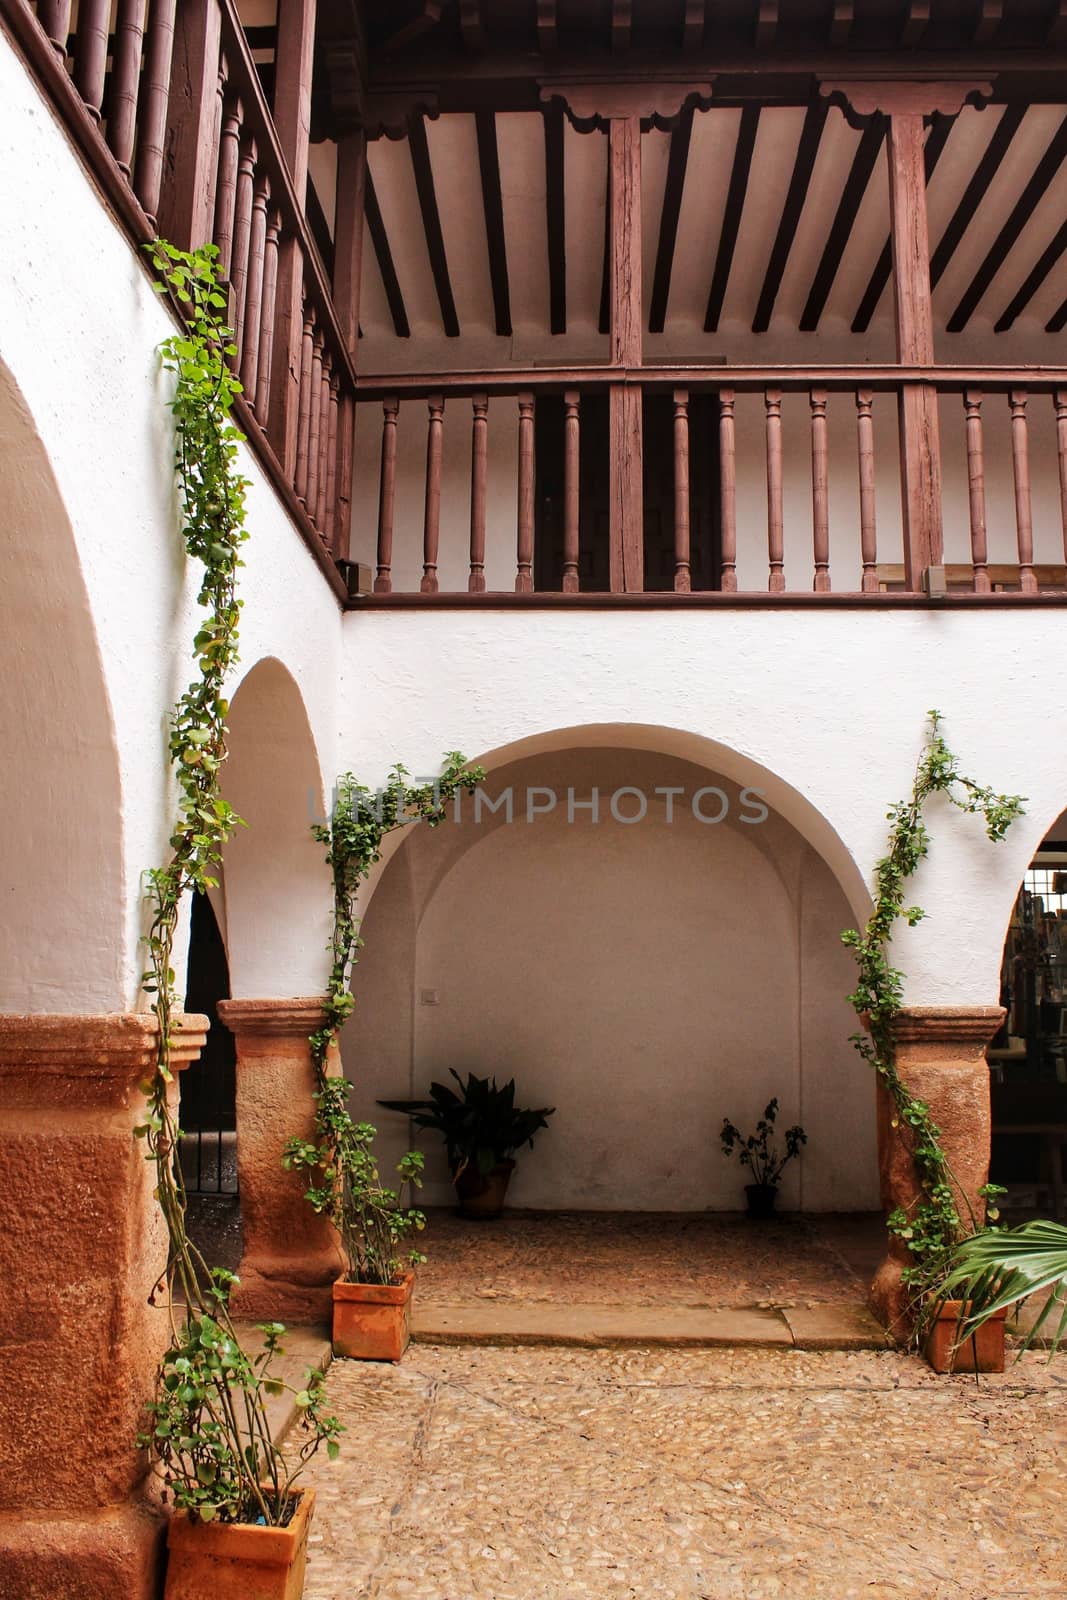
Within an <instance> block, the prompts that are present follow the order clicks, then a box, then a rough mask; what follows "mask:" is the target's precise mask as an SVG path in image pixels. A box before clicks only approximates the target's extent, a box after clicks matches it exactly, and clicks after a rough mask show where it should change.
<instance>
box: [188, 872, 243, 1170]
mask: <svg viewBox="0 0 1067 1600" xmlns="http://www.w3.org/2000/svg"><path fill="white" fill-rule="evenodd" d="M229 993H230V969H229V965H228V963H227V960H226V946H225V945H224V944H223V942H222V935H221V933H220V932H219V925H218V923H217V921H216V920H215V913H214V911H213V909H212V906H211V901H210V900H209V899H208V897H207V895H203V894H196V895H194V896H193V908H192V928H191V931H190V935H189V973H188V979H187V982H186V991H185V1009H186V1010H187V1011H192V1012H202V1013H203V1014H204V1015H205V1016H207V1017H209V1018H210V1020H211V1026H210V1029H209V1030H208V1036H207V1043H206V1044H205V1045H204V1049H203V1051H202V1053H201V1055H200V1059H199V1060H198V1061H194V1062H193V1063H192V1065H191V1066H189V1067H187V1068H186V1070H185V1071H184V1072H183V1073H182V1074H181V1077H180V1079H179V1084H180V1093H181V1100H180V1106H179V1113H178V1120H179V1124H180V1126H181V1130H182V1144H181V1158H182V1172H183V1174H184V1176H185V1186H186V1188H187V1190H189V1192H190V1193H194V1194H236V1193H237V1104H236V1090H237V1057H236V1051H235V1048H234V1041H233V1034H232V1033H231V1032H230V1030H229V1029H228V1028H227V1027H225V1026H224V1025H223V1024H222V1023H221V1022H220V1021H219V1019H218V1013H217V1009H216V1008H217V1006H218V1003H219V1001H220V1000H225V999H227V998H228V997H229Z"/></svg>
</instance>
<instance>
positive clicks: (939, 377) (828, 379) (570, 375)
mask: <svg viewBox="0 0 1067 1600" xmlns="http://www.w3.org/2000/svg"><path fill="white" fill-rule="evenodd" d="M917 382H922V383H932V384H933V385H934V386H935V387H936V388H937V389H939V390H941V391H943V392H945V393H949V394H955V393H957V392H958V393H962V392H963V390H964V389H968V388H975V387H978V388H983V389H986V390H991V391H995V392H1000V391H1004V392H1007V391H1009V390H1011V389H1013V388H1027V389H1030V390H1032V391H1036V392H1044V391H1045V390H1050V391H1051V390H1053V389H1056V388H1063V387H1064V386H1065V385H1067V369H1065V368H1063V367H992V366H991V367H970V366H958V367H956V366H937V367H908V366H879V367H874V366H865V365H863V364H862V363H858V364H856V365H854V366H825V367H817V366H804V367H800V366H788V367H787V366H767V367H749V366H743V367H726V366H722V365H716V366H700V365H699V364H696V365H693V366H686V367H648V366H643V367H607V366H588V367H532V368H518V367H515V368H507V367H505V368H496V369H495V370H492V371H481V372H450V373H433V374H430V373H420V372H406V373H393V374H389V373H366V374H362V375H361V376H359V377H358V378H357V379H356V398H357V399H358V400H384V399H386V398H387V397H389V396H395V397H397V398H398V399H403V398H404V397H405V396H409V397H418V398H420V399H423V398H425V396H426V395H428V394H430V393H437V392H441V391H443V392H444V393H447V394H462V395H471V394H476V393H482V392H485V391H488V393H490V394H497V395H499V394H510V393H518V392H519V391H520V390H524V389H540V390H547V391H549V392H553V393H554V392H559V393H562V392H563V391H564V390H565V389H578V388H581V389H585V390H589V389H596V388H606V387H607V386H608V384H609V383H610V384H618V383H624V384H640V385H643V386H644V387H645V388H654V389H664V390H666V389H671V388H689V389H692V390H695V391H697V392H700V391H701V390H707V391H709V392H712V391H715V390H718V389H721V388H730V389H744V390H761V389H764V388H775V389H779V388H780V389H785V390H793V391H803V390H808V389H812V388H818V389H835V390H846V391H847V390H850V389H876V390H880V391H891V390H895V389H897V388H899V387H900V385H901V384H903V383H917Z"/></svg>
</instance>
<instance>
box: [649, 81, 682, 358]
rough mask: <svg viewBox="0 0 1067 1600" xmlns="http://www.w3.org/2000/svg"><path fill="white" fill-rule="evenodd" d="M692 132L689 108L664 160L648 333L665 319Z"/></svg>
mask: <svg viewBox="0 0 1067 1600" xmlns="http://www.w3.org/2000/svg"><path fill="white" fill-rule="evenodd" d="M692 133H693V107H692V106H689V107H687V109H686V110H685V111H683V112H682V115H681V116H680V117H679V119H678V123H677V126H676V127H675V128H674V130H673V131H672V133H671V148H670V154H669V155H668V157H667V182H666V185H665V187H664V190H663V210H662V212H661V213H660V222H659V242H658V244H657V246H656V267H655V272H654V273H653V277H652V300H651V304H650V306H649V313H648V331H649V333H662V332H663V325H664V322H665V321H666V318H667V301H668V298H669V297H670V292H671V272H672V271H673V268H674V247H675V243H676V241H677V238H678V218H679V216H680V215H681V210H682V193H683V191H684V189H685V173H686V167H687V165H688V163H689V141H690V139H691V137H692Z"/></svg>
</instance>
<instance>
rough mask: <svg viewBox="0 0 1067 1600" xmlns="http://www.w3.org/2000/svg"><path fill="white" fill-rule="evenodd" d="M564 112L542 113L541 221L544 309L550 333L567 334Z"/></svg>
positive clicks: (558, 108)
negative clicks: (544, 244)
mask: <svg viewBox="0 0 1067 1600" xmlns="http://www.w3.org/2000/svg"><path fill="white" fill-rule="evenodd" d="M563 127H564V110H563V107H562V105H560V103H559V101H558V100H557V101H553V103H552V104H551V105H550V106H548V107H547V108H546V110H545V221H546V224H547V227H548V306H549V328H550V330H551V331H552V333H566V331H567V250H566V227H567V214H566V202H565V188H564V161H563V148H564V147H563Z"/></svg>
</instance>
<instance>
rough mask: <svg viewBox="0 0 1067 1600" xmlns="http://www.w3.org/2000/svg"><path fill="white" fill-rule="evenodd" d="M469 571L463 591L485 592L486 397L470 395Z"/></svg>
mask: <svg viewBox="0 0 1067 1600" xmlns="http://www.w3.org/2000/svg"><path fill="white" fill-rule="evenodd" d="M471 411H472V413H473V416H472V421H471V570H470V577H469V578H468V579H467V588H468V590H469V592H470V593H471V594H484V593H485V487H486V471H487V468H488V461H489V396H488V395H486V394H476V395H472V396H471Z"/></svg>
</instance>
